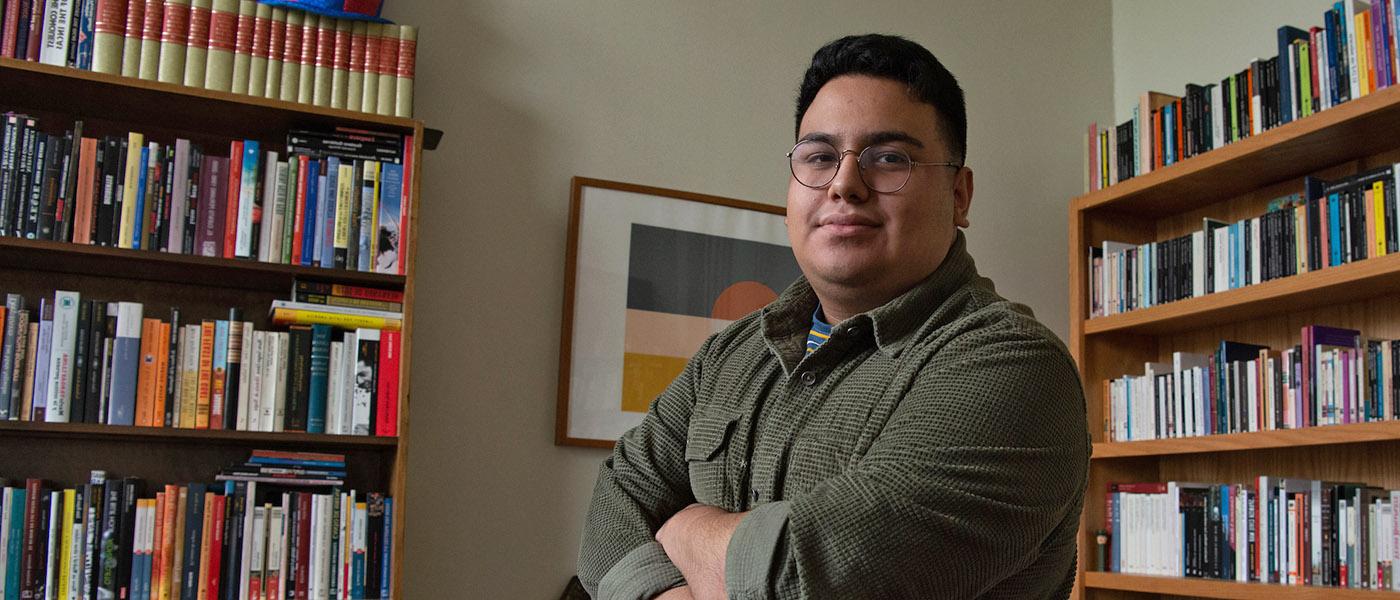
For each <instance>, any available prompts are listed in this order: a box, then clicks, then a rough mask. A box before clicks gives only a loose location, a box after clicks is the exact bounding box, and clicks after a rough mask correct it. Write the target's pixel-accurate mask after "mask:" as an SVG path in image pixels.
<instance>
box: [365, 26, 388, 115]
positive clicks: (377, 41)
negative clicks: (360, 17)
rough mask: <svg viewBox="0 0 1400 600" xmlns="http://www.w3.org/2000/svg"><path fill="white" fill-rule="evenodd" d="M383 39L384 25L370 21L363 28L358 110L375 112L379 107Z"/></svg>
mask: <svg viewBox="0 0 1400 600" xmlns="http://www.w3.org/2000/svg"><path fill="white" fill-rule="evenodd" d="M383 41H384V25H383V24H380V23H370V24H369V25H367V26H366V29H365V77H364V89H363V90H362V91H361V95H360V98H361V105H360V112H366V113H371V114H373V113H376V112H378V107H379V73H380V69H379V65H380V56H379V53H380V46H382V45H383Z"/></svg>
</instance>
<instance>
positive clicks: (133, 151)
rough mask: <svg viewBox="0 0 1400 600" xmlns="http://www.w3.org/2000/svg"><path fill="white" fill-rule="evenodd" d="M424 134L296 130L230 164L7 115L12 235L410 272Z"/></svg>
mask: <svg viewBox="0 0 1400 600" xmlns="http://www.w3.org/2000/svg"><path fill="white" fill-rule="evenodd" d="M412 144H413V141H412V136H401V135H397V134H391V133H381V132H370V131H363V130H354V129H344V128H338V129H336V130H334V131H330V132H316V131H302V130H294V131H292V132H290V133H289V134H288V135H287V139H286V145H285V148H286V155H285V157H284V156H283V154H282V153H279V152H277V151H273V150H270V149H268V148H267V147H265V146H264V145H263V144H261V143H260V142H258V141H257V140H234V141H233V142H231V143H230V145H229V149H228V154H227V156H219V155H218V154H217V153H214V152H205V151H204V150H201V149H200V148H199V147H197V146H195V145H194V144H192V143H190V142H189V140H185V139H177V140H175V141H174V143H173V144H161V143H158V142H156V141H153V140H147V139H146V137H145V136H144V135H143V134H141V133H136V132H131V133H128V134H126V135H124V136H105V137H102V138H100V139H99V138H93V137H85V136H84V134H83V123H82V122H81V121H79V122H77V123H75V124H74V126H73V128H72V129H69V130H68V131H67V132H65V133H63V134H61V135H60V134H51V133H45V132H44V131H43V130H41V129H40V127H39V123H38V120H37V119H34V118H32V117H28V116H25V115H18V114H7V115H6V116H5V120H4V132H3V138H0V234H4V235H12V236H16V237H24V238H28V239H41V240H55V241H71V242H74V243H79V244H97V245H101V246H113V247H118V248H134V249H144V250H158V251H163V252H172V253H180V254H193V255H200V256H221V257H225V258H243V259H256V260H259V261H263V262H272V263H282V264H299V265H306V266H320V267H325V268H335V269H349V270H355V271H366V272H369V271H373V272H378V273H389V274H402V273H403V270H404V265H405V262H406V261H401V260H399V256H400V250H401V249H402V248H404V247H405V246H404V241H405V239H406V237H407V235H406V234H407V233H408V231H407V225H408V223H409V222H410V215H409V214H408V210H407V209H408V208H409V207H410V206H411V204H412V203H411V202H410V198H411V195H410V194H411V190H410V188H409V183H410V178H409V176H410V173H409V172H408V170H411V168H412V166H411V154H412Z"/></svg>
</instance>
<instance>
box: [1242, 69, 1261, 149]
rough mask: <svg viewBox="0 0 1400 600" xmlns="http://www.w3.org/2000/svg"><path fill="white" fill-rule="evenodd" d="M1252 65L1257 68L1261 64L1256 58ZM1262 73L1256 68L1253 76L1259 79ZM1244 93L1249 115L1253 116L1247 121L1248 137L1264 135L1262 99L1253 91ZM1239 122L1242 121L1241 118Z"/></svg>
mask: <svg viewBox="0 0 1400 600" xmlns="http://www.w3.org/2000/svg"><path fill="white" fill-rule="evenodd" d="M1253 64H1254V65H1255V66H1258V65H1260V64H1261V61H1260V60H1259V59H1258V58H1256V59H1254V62H1253ZM1262 72H1263V68H1262V67H1261V68H1256V69H1254V76H1255V77H1259V76H1260V74H1261V73H1262ZM1246 93H1247V94H1249V107H1250V110H1251V111H1252V112H1251V113H1250V114H1252V115H1254V118H1253V119H1250V120H1249V121H1250V123H1249V133H1250V135H1259V134H1261V133H1264V102H1263V100H1264V98H1263V96H1261V95H1260V94H1256V93H1255V92H1254V90H1248V91H1247V92H1246ZM1240 120H1244V119H1243V118H1241V119H1240Z"/></svg>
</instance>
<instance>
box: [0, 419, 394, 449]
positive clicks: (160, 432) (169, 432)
mask: <svg viewBox="0 0 1400 600" xmlns="http://www.w3.org/2000/svg"><path fill="white" fill-rule="evenodd" d="M0 435H3V436H5V437H9V438H19V437H29V438H65V439H71V438H79V437H80V438H85V439H90V440H113V441H128V442H133V443H142V442H147V441H152V440H157V441H161V442H166V443H186V444H201V445H202V444H225V445H228V444H233V445H244V446H248V447H254V446H256V447H265V446H291V447H305V446H307V445H315V446H317V447H321V448H341V449H365V450H392V449H393V448H395V447H396V446H398V443H399V442H398V438H394V437H382V436H365V435H325V434H319V433H300V432H291V431H288V432H274V433H267V432H257V431H229V430H209V429H178V428H171V427H123V426H118V425H97V424H93V423H33V422H28V421H0Z"/></svg>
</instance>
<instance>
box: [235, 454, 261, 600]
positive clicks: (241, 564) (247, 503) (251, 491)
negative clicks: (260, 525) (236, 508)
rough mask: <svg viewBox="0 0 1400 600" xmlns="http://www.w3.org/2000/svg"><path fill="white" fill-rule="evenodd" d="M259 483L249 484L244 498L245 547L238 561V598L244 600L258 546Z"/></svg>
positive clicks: (241, 549) (246, 596) (251, 482)
mask: <svg viewBox="0 0 1400 600" xmlns="http://www.w3.org/2000/svg"><path fill="white" fill-rule="evenodd" d="M257 486H258V482H256V481H249V482H248V493H247V494H245V495H244V496H243V531H244V535H243V547H242V548H240V549H239V561H238V575H237V576H238V590H239V592H238V597H239V598H240V599H242V600H247V598H248V582H249V578H250V576H251V575H252V569H251V567H252V564H253V552H254V550H253V546H254V545H255V544H256V541H255V540H254V539H253V538H254V533H253V532H254V531H256V527H257V524H256V522H255V520H254V517H255V516H256V513H257V497H258V487H257Z"/></svg>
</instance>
